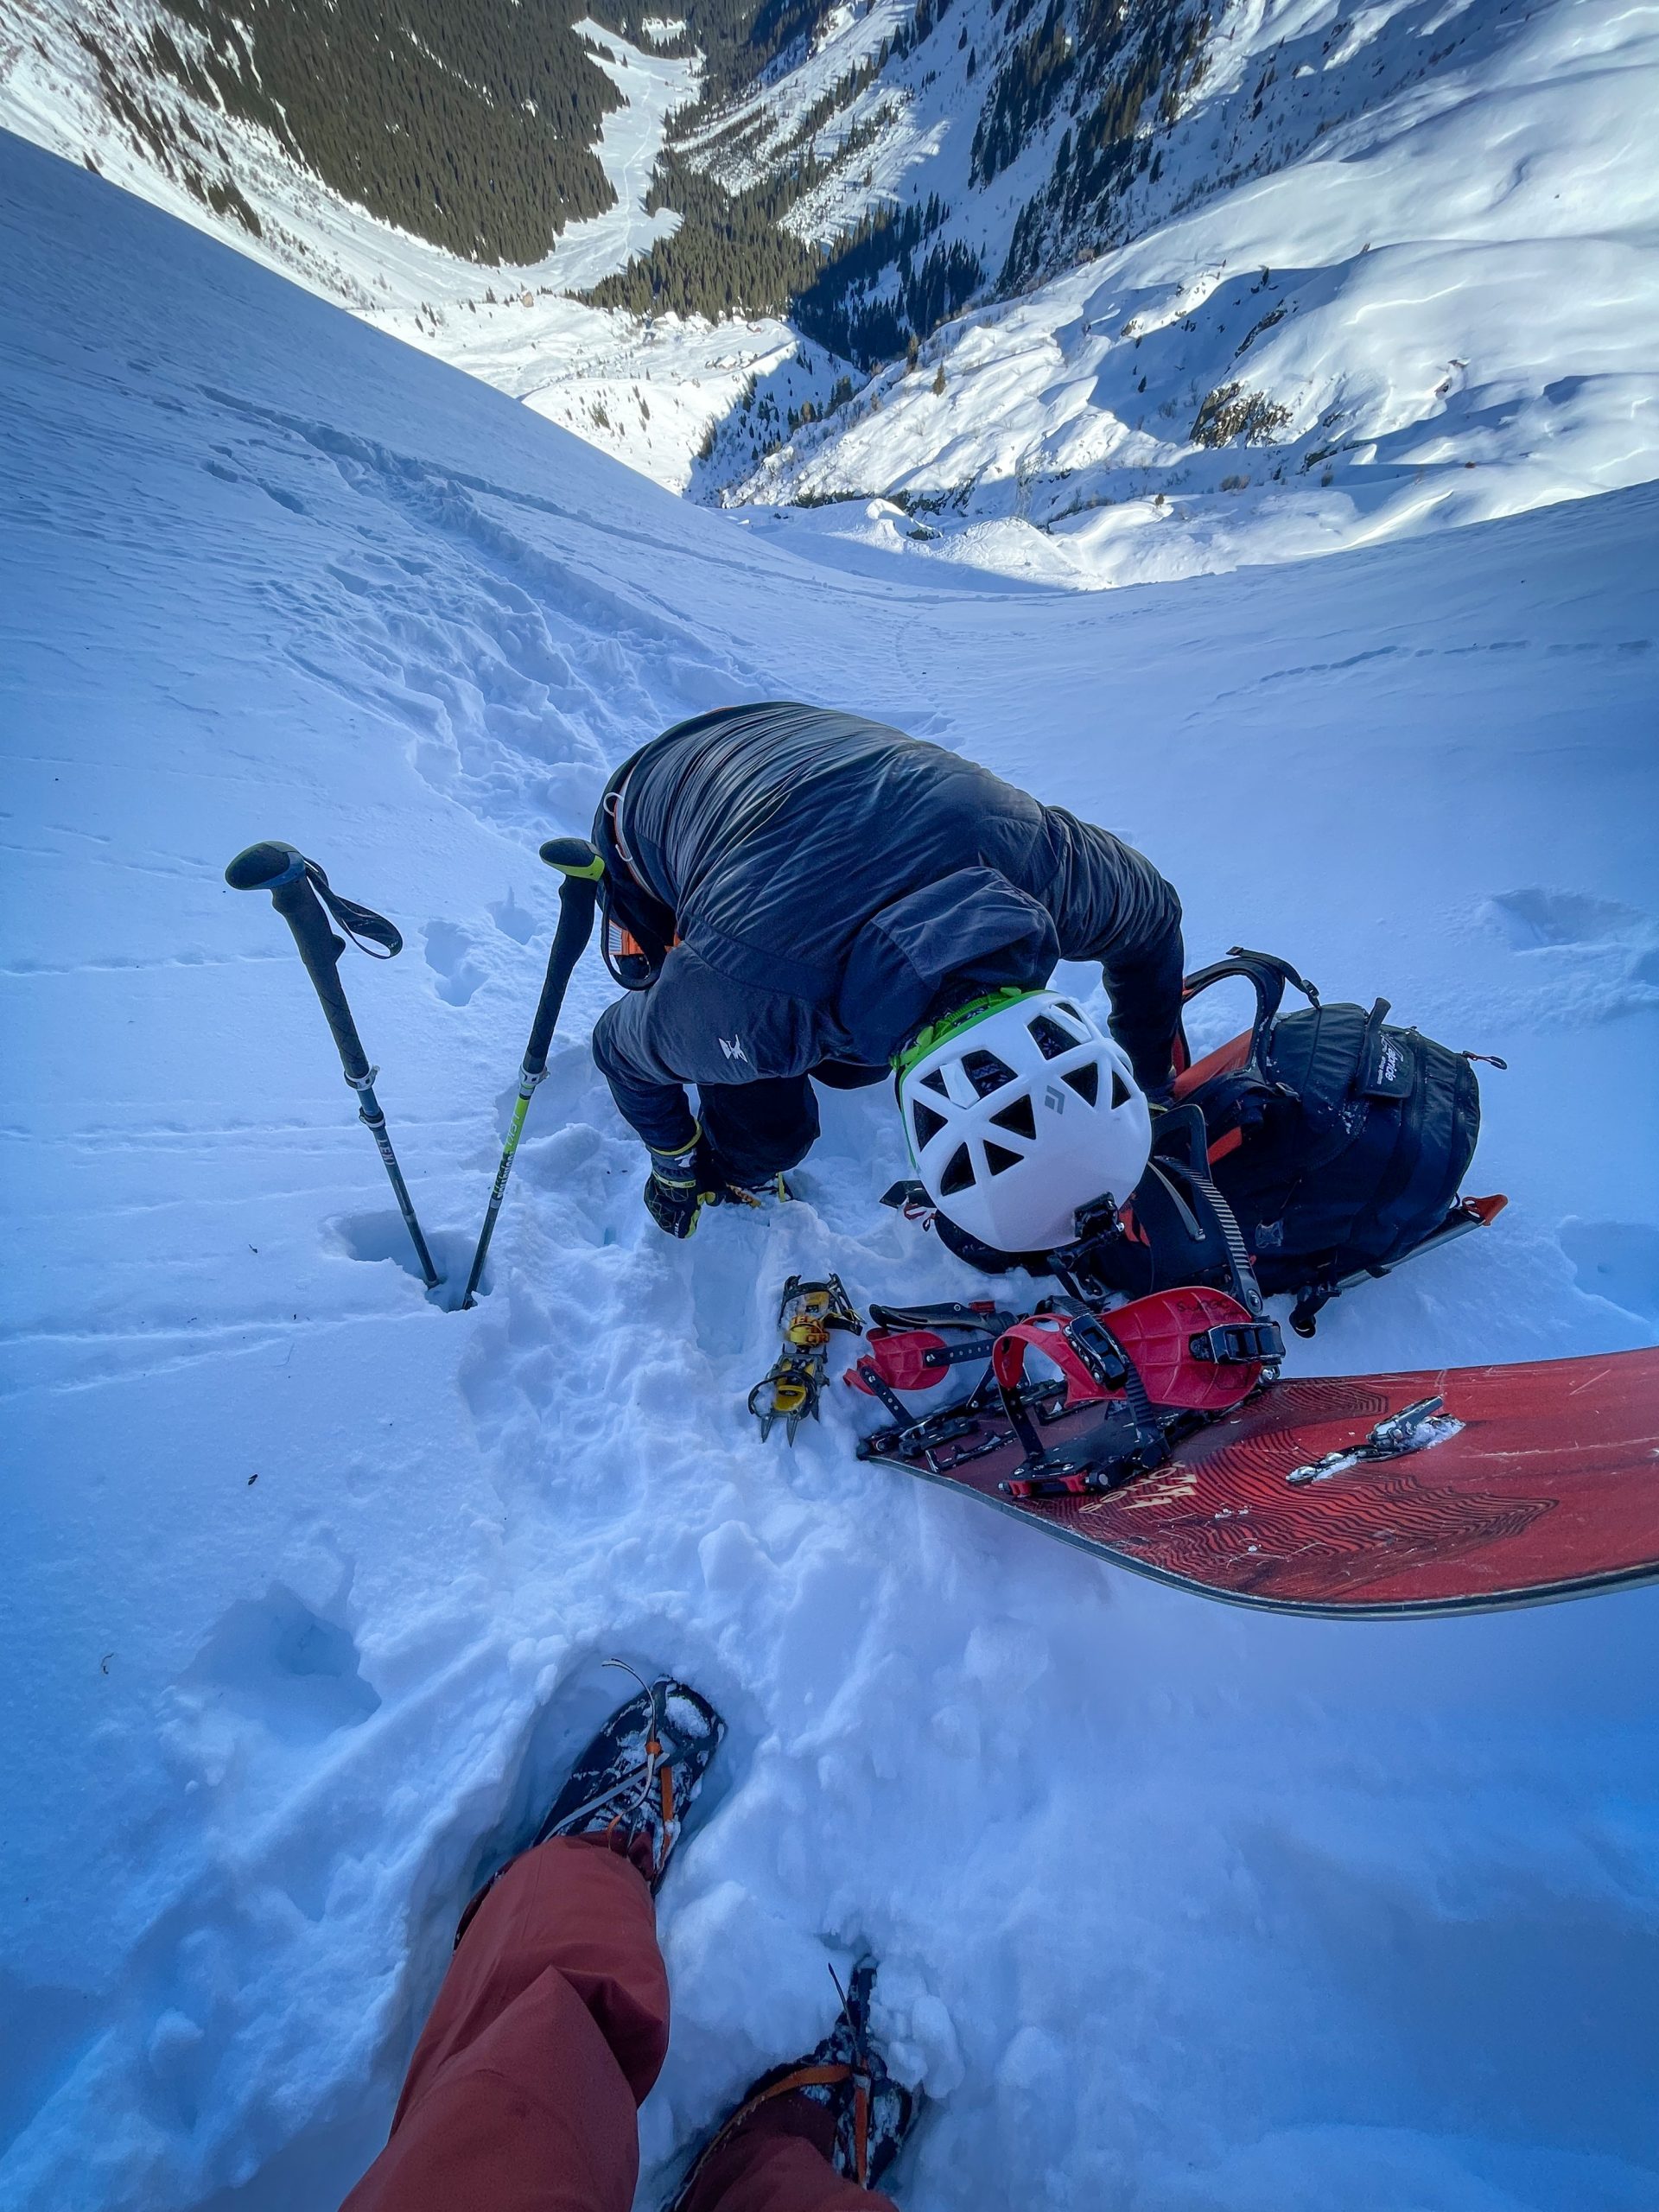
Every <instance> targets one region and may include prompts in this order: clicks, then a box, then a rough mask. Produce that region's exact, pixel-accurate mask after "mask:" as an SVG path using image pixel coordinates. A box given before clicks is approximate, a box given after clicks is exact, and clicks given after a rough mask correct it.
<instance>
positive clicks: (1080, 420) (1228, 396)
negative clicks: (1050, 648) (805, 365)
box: [728, 0, 1659, 585]
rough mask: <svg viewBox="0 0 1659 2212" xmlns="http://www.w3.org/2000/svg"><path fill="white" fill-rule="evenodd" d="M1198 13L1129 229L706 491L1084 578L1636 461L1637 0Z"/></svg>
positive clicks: (1652, 26)
mask: <svg viewBox="0 0 1659 2212" xmlns="http://www.w3.org/2000/svg"><path fill="white" fill-rule="evenodd" d="M1222 21H1223V26H1224V28H1223V29H1222V31H1221V33H1220V35H1218V37H1217V41H1216V43H1215V47H1214V49H1213V51H1214V52H1215V54H1216V55H1217V69H1216V72H1215V73H1214V76H1213V78H1212V79H1211V80H1209V81H1207V82H1206V84H1205V87H1204V89H1203V92H1202V93H1201V95H1200V96H1199V97H1198V99H1196V100H1195V102H1194V104H1193V105H1192V108H1191V109H1190V110H1189V112H1188V113H1187V115H1186V116H1185V118H1184V119H1183V121H1182V122H1181V123H1180V124H1178V126H1177V127H1176V128H1175V129H1174V130H1173V131H1171V132H1170V133H1169V134H1168V150H1167V158H1166V160H1165V161H1164V162H1163V163H1162V175H1161V178H1160V183H1159V185H1158V187H1157V191H1158V193H1160V194H1162V196H1163V201H1164V204H1165V206H1166V207H1167V208H1169V209H1170V210H1171V211H1173V212H1171V213H1168V214H1167V215H1166V216H1164V217H1163V218H1161V219H1159V218H1158V210H1157V201H1156V199H1155V197H1149V196H1148V195H1149V194H1151V192H1152V188H1151V187H1150V186H1149V185H1148V186H1145V187H1138V188H1137V191H1138V193H1139V194H1140V198H1139V200H1138V201H1137V202H1136V207H1137V210H1138V215H1137V222H1138V223H1139V224H1140V225H1141V226H1145V225H1149V227H1146V228H1145V229H1144V234H1142V235H1138V236H1135V237H1134V238H1133V242H1132V243H1130V244H1128V245H1124V246H1122V247H1121V248H1119V249H1118V250H1116V251H1109V252H1107V253H1105V254H1104V255H1103V256H1102V257H1100V258H1099V259H1097V260H1093V261H1090V262H1087V263H1085V264H1084V265H1082V266H1081V267H1078V268H1077V269H1075V270H1071V272H1070V273H1069V274H1067V275H1065V276H1064V277H1059V278H1057V279H1056V280H1055V281H1053V282H1052V283H1048V284H1046V285H1045V286H1043V287H1041V288H1039V289H1037V290H1036V291H1034V292H1033V293H1031V294H1029V295H1028V296H1024V297H1020V298H1017V299H1014V300H1013V301H1010V302H1003V303H1001V304H999V305H995V306H992V307H988V308H982V309H980V310H977V311H976V312H974V313H972V314H969V315H967V316H965V317H963V319H962V320H961V321H958V322H956V323H953V324H950V325H949V326H948V327H946V328H944V330H942V331H940V332H939V333H938V335H937V336H936V337H935V338H934V339H933V340H931V342H930V343H929V344H928V345H927V346H925V347H924V348H923V351H922V354H921V358H920V359H919V361H918V364H917V365H916V367H915V368H914V369H913V370H912V371H910V372H906V371H905V370H904V369H903V368H902V367H898V368H894V369H893V370H891V371H889V372H887V373H885V374H884V375H883V376H881V377H880V378H877V379H876V380H875V381H874V384H873V385H871V386H870V388H869V389H868V391H865V392H863V393H861V394H860V395H859V396H857V397H855V398H854V399H853V400H852V401H850V402H849V404H846V405H845V406H843V407H842V408H841V409H839V410H837V411H836V412H835V413H834V414H833V415H831V416H830V417H829V419H828V421H827V422H826V423H823V425H821V426H819V427H817V428H812V429H804V430H802V431H800V432H799V433H798V435H796V436H795V437H794V439H793V440H792V441H791V442H790V443H789V444H788V445H786V446H785V447H784V448H783V449H782V450H781V451H779V452H778V453H777V454H773V455H772V456H770V457H769V458H767V459H766V461H764V462H763V464H762V465H761V467H760V468H759V470H758V471H757V472H756V473H755V474H753V475H752V476H751V477H750V478H749V479H748V480H747V482H746V483H745V484H744V485H743V486H742V487H741V491H739V492H737V493H730V494H728V496H730V497H736V498H741V499H747V500H773V501H775V500H799V499H810V500H823V499H836V500H840V501H844V502H851V503H852V504H851V505H849V507H848V508H847V509H846V510H845V512H843V514H842V517H841V518H840V526H843V527H845V528H846V529H847V530H848V531H849V532H850V533H851V534H853V535H855V536H868V535H870V534H872V533H871V528H870V524H871V523H872V522H873V523H874V532H875V533H876V534H877V535H879V536H880V537H881V538H882V539H884V540H890V541H892V542H893V543H905V544H909V545H912V546H913V547H914V548H915V549H916V550H920V551H921V552H923V553H924V554H925V556H928V557H930V558H932V559H938V558H948V559H953V560H958V561H965V562H969V563H974V564H976V565H980V566H983V567H987V568H990V569H998V570H1001V571H1003V572H1005V573H1014V574H1020V575H1030V576H1033V577H1041V578H1043V579H1045V580H1046V581H1051V582H1065V583H1071V584H1085V585H1096V584H1100V583H1103V582H1104V583H1122V582H1135V581H1141V580H1146V579H1151V578H1159V577H1170V576H1176V575H1185V574H1190V573H1192V572H1194V571H1209V570H1217V569H1229V568H1232V567H1235V566H1237V565H1240V564H1242V563H1252V562H1261V561H1279V560H1286V559H1295V558H1300V557H1301V556H1306V555H1307V554H1311V553H1317V552H1325V551H1330V550H1335V549H1337V548H1339V547H1342V546H1346V545H1353V544H1358V543H1370V542H1373V541H1375V540H1376V539H1378V538H1382V537H1395V536H1400V535H1402V534H1408V533H1414V532H1418V531H1423V530H1426V529H1435V528H1442V527H1445V526H1446V525H1447V524H1458V523H1465V522H1471V521H1478V520H1483V519H1485V518H1491V517H1493V516H1497V515H1502V514H1509V513H1515V512H1521V511H1522V510H1525V509H1528V508H1531V507H1535V506H1540V505H1547V504H1548V503H1550V502H1551V501H1554V500H1557V499H1572V498H1578V497H1581V496H1583V495H1584V494H1586V493H1592V492H1596V491H1605V490H1609V489H1611V488H1613V487H1614V486H1618V485H1621V484H1630V483H1637V482H1643V481H1646V480H1649V478H1651V477H1652V476H1654V475H1655V474H1659V372H1656V366H1655V365H1656V362H1659V253H1656V251H1655V245H1654V239H1655V236H1656V225H1659V162H1656V159H1655V156H1654V138H1653V118H1654V116H1655V114H1656V113H1659V15H1656V11H1655V10H1652V9H1650V8H1643V9H1637V10H1630V9H1629V8H1627V7H1625V6H1624V5H1622V4H1620V0H1554V4H1551V5H1547V6H1541V7H1536V8H1529V9H1527V10H1525V11H1524V12H1523V11H1522V10H1521V9H1519V8H1518V7H1513V6H1507V5H1503V4H1491V0H1472V4H1471V5H1469V6H1467V7H1464V8H1446V7H1444V6H1441V5H1440V4H1439V0H1433V4H1425V0H1402V4H1386V5H1382V6H1378V7H1375V8H1370V9H1367V10H1363V11H1362V13H1360V14H1359V15H1357V16H1352V17H1351V18H1350V17H1349V16H1347V15H1346V14H1345V13H1344V11H1343V10H1340V9H1339V8H1338V6H1337V4H1336V0H1324V4H1319V0H1312V3H1310V0H1293V4H1283V5H1261V4H1256V0H1252V4H1251V5H1249V6H1248V7H1242V8H1238V9H1235V10H1230V11H1229V14H1228V15H1227V16H1225V17H1224V18H1223V19H1222ZM1429 62H1433V63H1436V64H1438V67H1434V68H1433V69H1432V70H1431V69H1429V68H1428V67H1427V64H1428V63H1429ZM1357 82H1358V83H1359V84H1361V85H1364V84H1366V83H1368V82H1369V83H1370V84H1372V85H1373V86H1376V85H1379V84H1380V86H1381V90H1382V92H1383V94H1384V95H1386V96H1385V97H1382V98H1380V99H1379V98H1377V97H1376V94H1375V93H1373V96H1372V99H1371V100H1370V102H1368V101H1367V100H1366V99H1365V98H1364V97H1363V95H1362V96H1361V97H1360V98H1358V99H1356V97H1355V86H1356V83H1357ZM1391 86H1392V87H1393V88H1394V89H1393V90H1392V91H1391V92H1390V90H1389V88H1390V87H1391ZM1344 112H1345V114H1346V119H1344ZM1299 143H1300V147H1301V150H1300V152H1299V153H1298V152H1296V150H1295V149H1296V147H1297V145H1298V144H1299ZM1275 149H1277V156H1278V159H1279V160H1280V161H1282V162H1283V165H1282V166H1274V164H1273V163H1272V162H1270V160H1269V156H1272V155H1274V150H1275ZM1291 156H1294V158H1293V157H1291ZM1264 166H1268V167H1271V168H1272V169H1273V173H1271V174H1268V175H1262V174H1260V173H1259V172H1260V171H1261V170H1262V168H1263V167H1264ZM1218 187H1224V188H1218ZM1191 200H1197V205H1196V206H1193V207H1192V208H1191V212H1187V213H1181V212H1179V211H1180V210H1181V209H1182V207H1183V206H1184V205H1185V204H1186V203H1187V202H1188V201H1191ZM873 494H880V495H884V496H886V497H887V499H889V500H890V501H893V503H894V504H895V505H897V506H898V507H899V509H901V510H903V511H907V512H908V513H909V515H910V517H911V518H912V519H911V522H910V524H909V526H908V527H907V528H906V526H905V523H904V514H903V512H900V513H899V514H898V515H896V516H895V515H894V514H893V513H892V512H891V511H890V510H888V511H881V512H877V513H876V514H875V515H874V517H871V518H867V517H866V515H865V513H864V510H863V502H866V501H868V499H870V497H871V496H872V495H873ZM824 526H826V525H823V524H819V525H817V527H820V528H822V527H824Z"/></svg>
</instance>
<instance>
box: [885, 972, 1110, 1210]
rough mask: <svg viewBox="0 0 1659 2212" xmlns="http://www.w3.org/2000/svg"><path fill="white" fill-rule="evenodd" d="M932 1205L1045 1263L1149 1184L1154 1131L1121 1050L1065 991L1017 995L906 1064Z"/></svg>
mask: <svg viewBox="0 0 1659 2212" xmlns="http://www.w3.org/2000/svg"><path fill="white" fill-rule="evenodd" d="M897 1067H898V1077H899V1111H900V1113H901V1114H902V1115H903V1116H904V1118H905V1135H906V1138H907V1140H908V1141H909V1144H910V1156H911V1158H912V1160H914V1162H915V1164H916V1172H917V1173H918V1175H919V1176H920V1178H921V1179H922V1182H923V1184H924V1185H925V1188H926V1191H927V1194H928V1196H929V1197H930V1198H931V1199H932V1200H933V1203H934V1204H935V1205H937V1206H938V1209H939V1211H940V1212H941V1213H943V1214H944V1215H946V1216H947V1217H949V1218H950V1220H951V1221H952V1222H953V1223H954V1224H956V1226H957V1228H958V1229H961V1230H966V1231H967V1233H968V1235H969V1236H976V1237H978V1238H979V1239H980V1241H981V1242H982V1243H986V1244H989V1245H992V1246H994V1247H995V1249H996V1250H998V1251H1000V1252H1046V1251H1049V1250H1051V1249H1052V1248H1053V1247H1054V1246H1055V1245H1057V1244H1068V1243H1071V1239H1072V1237H1073V1236H1076V1234H1077V1230H1076V1226H1075V1221H1074V1217H1075V1215H1076V1213H1077V1208H1078V1207H1079V1206H1084V1205H1089V1204H1090V1203H1091V1201H1093V1200H1094V1199H1096V1198H1113V1199H1115V1200H1116V1202H1117V1203H1118V1204H1119V1205H1122V1202H1123V1200H1124V1199H1125V1198H1128V1195H1129V1193H1130V1192H1131V1191H1133V1190H1134V1188H1135V1185H1136V1184H1137V1183H1138V1182H1139V1181H1140V1180H1141V1176H1142V1175H1143V1174H1144V1173H1146V1167H1147V1154H1148V1153H1149V1152H1150V1150H1151V1147H1152V1119H1151V1116H1150V1115H1149V1114H1148V1112H1147V1102H1146V1099H1145V1097H1144V1096H1143V1095H1142V1093H1141V1089H1140V1087H1139V1085H1138V1084H1136V1082H1135V1077H1134V1076H1133V1075H1132V1074H1131V1073H1130V1071H1129V1063H1128V1057H1127V1055H1126V1054H1125V1053H1124V1052H1123V1050H1122V1046H1119V1045H1118V1044H1116V1042H1115V1041H1114V1040H1113V1039H1111V1038H1110V1037H1109V1036H1106V1035H1104V1034H1103V1033H1102V1032H1101V1031H1100V1030H1099V1029H1097V1028H1096V1026H1095V1024H1094V1023H1093V1022H1092V1021H1091V1020H1090V1019H1089V1016H1088V1015H1087V1014H1084V1012H1083V1010H1082V1009H1081V1007H1078V1006H1077V1004H1076V1002H1075V1001H1073V1000H1071V999H1069V998H1067V997H1066V996H1065V994H1064V993H1063V992H1060V991H1025V990H1020V989H1018V988H1014V986H1012V985H1005V986H1004V987H1003V988H1002V989H1001V990H998V991H993V992H991V993H990V994H988V995H987V996H985V997H983V998H977V999H972V1000H970V1001H969V1002H968V1004H967V1005H966V1006H963V1007H957V1009H956V1011H955V1012H954V1013H953V1014H947V1015H945V1016H944V1019H943V1020H938V1021H936V1022H932V1023H930V1025H929V1026H928V1027H926V1028H925V1029H924V1030H923V1031H922V1032H921V1033H920V1035H919V1036H918V1037H917V1038H916V1039H915V1041H914V1042H913V1043H912V1044H911V1045H909V1046H906V1049H905V1051H904V1052H902V1053H900V1055H899V1060H898V1063H897Z"/></svg>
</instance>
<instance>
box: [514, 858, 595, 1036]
mask: <svg viewBox="0 0 1659 2212" xmlns="http://www.w3.org/2000/svg"><path fill="white" fill-rule="evenodd" d="M598 899H599V886H598V884H597V883H596V882H594V881H593V880H590V879H588V878H587V877H583V876H573V875H567V876H566V877H565V879H564V881H563V883H562V884H561V885H560V887H559V925H558V927H557V929H556V930H555V931H554V932H553V949H552V950H551V951H550V953H549V954H548V956H547V973H546V975H545V976H543V979H542V995H541V997H540V998H539V999H537V1001H536V1019H535V1020H533V1021H532V1022H531V1025H530V1042H529V1044H528V1045H526V1046H525V1047H524V1072H525V1074H526V1075H541V1074H542V1073H543V1071H545V1069H546V1067H547V1055H548V1049H549V1047H550V1046H551V1044H552V1042H553V1027H554V1024H555V1023H556V1021H557V1020H558V1018H559V1009H560V1007H562V1006H563V1004H564V994H565V991H566V989H567V988H568V986H569V982H570V977H571V975H572V974H573V972H574V971H575V965H576V963H577V961H578V960H580V959H581V957H582V952H583V950H585V949H586V946H587V944H588V938H590V937H591V936H592V935H593V933H594V908H595V906H597V904H598Z"/></svg>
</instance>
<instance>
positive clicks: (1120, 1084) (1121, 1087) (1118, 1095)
mask: <svg viewBox="0 0 1659 2212" xmlns="http://www.w3.org/2000/svg"><path fill="white" fill-rule="evenodd" d="M1090 1073H1091V1074H1092V1073H1093V1070H1092V1069H1091V1070H1090ZM1128 1103H1129V1086H1128V1084H1127V1083H1125V1082H1124V1080H1123V1078H1122V1076H1121V1075H1120V1074H1119V1073H1118V1071H1117V1070H1116V1068H1114V1069H1113V1070H1112V1111H1113V1113H1114V1114H1116V1111H1117V1109H1118V1108H1119V1107H1120V1106H1127V1105H1128Z"/></svg>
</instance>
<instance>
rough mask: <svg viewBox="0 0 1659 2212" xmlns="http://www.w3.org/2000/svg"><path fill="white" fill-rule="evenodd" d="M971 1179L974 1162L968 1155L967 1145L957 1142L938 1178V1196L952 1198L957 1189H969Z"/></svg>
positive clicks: (972, 1178) (971, 1184) (972, 1179)
mask: <svg viewBox="0 0 1659 2212" xmlns="http://www.w3.org/2000/svg"><path fill="white" fill-rule="evenodd" d="M973 1181H974V1163H973V1161H972V1160H969V1157H968V1147H967V1146H966V1145H965V1144H959V1145H958V1146H957V1148H956V1150H955V1151H954V1152H953V1153H952V1154H951V1155H950V1160H949V1162H948V1163H947V1165H946V1167H945V1171H944V1174H943V1175H941V1176H940V1178H939V1196H940V1197H941V1198H954V1197H955V1196H956V1194H957V1192H958V1191H967V1190H971V1189H972V1187H973Z"/></svg>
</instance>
